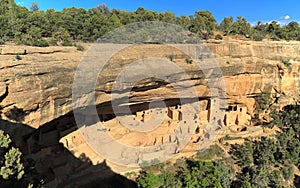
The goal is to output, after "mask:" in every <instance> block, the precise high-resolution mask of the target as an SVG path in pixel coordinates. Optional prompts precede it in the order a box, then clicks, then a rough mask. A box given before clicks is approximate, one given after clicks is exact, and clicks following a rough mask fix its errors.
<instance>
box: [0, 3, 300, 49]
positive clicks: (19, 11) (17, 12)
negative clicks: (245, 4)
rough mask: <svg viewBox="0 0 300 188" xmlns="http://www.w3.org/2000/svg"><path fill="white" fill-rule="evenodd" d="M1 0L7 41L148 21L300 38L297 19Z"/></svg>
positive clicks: (81, 36)
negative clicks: (251, 19)
mask: <svg viewBox="0 0 300 188" xmlns="http://www.w3.org/2000/svg"><path fill="white" fill-rule="evenodd" d="M0 2H1V3H0V25H1V30H0V39H1V40H2V41H4V42H5V41H9V40H13V41H14V42H15V43H17V44H26V45H34V46H48V45H49V44H51V45H57V44H61V43H62V42H66V41H67V42H69V41H78V40H79V41H84V42H90V41H95V40H96V39H97V38H99V37H101V36H102V35H104V34H105V33H107V32H109V31H111V30H113V29H115V28H117V27H120V26H122V25H126V24H130V23H133V22H145V21H162V22H168V23H172V24H177V25H180V26H181V27H183V28H185V29H187V30H189V31H190V32H193V33H195V34H197V35H198V36H199V37H201V38H202V39H209V38H211V37H212V36H213V35H214V33H215V32H219V31H221V32H223V34H224V35H244V36H247V37H249V38H252V39H254V40H262V39H263V38H266V37H268V38H271V39H274V40H279V39H284V40H300V37H299V36H300V35H299V34H300V29H299V24H298V23H297V22H290V23H289V24H287V25H285V26H280V25H279V24H278V23H277V22H276V21H273V22H272V23H262V22H258V24H257V25H256V26H251V25H250V24H249V23H248V21H247V20H246V19H245V18H243V17H241V16H239V17H237V19H236V20H234V18H233V17H228V18H224V20H223V21H222V22H221V23H220V25H218V24H217V22H216V20H215V18H214V17H213V15H212V13H211V12H209V11H205V10H199V11H196V12H195V14H194V15H186V16H180V17H176V16H175V14H174V13H172V12H168V11H164V12H161V13H158V12H155V11H149V10H146V9H144V8H138V9H137V10H136V11H133V12H127V11H122V10H117V9H112V10H110V9H109V8H108V7H107V6H106V5H105V4H101V5H98V6H97V7H95V8H91V9H89V10H86V9H82V8H74V7H72V8H65V9H63V10H62V11H55V10H53V9H49V10H46V11H43V10H39V5H38V3H37V2H33V3H32V4H31V6H30V10H28V9H27V8H26V7H22V6H19V5H17V4H16V3H15V2H14V0H0ZM219 38H221V37H219ZM46 43H49V44H48V45H47V44H46Z"/></svg>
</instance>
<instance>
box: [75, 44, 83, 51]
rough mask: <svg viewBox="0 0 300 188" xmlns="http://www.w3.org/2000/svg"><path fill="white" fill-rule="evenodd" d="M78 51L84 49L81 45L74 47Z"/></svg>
mask: <svg viewBox="0 0 300 188" xmlns="http://www.w3.org/2000/svg"><path fill="white" fill-rule="evenodd" d="M76 48H77V50H78V51H84V47H83V46H82V45H81V44H78V45H76Z"/></svg>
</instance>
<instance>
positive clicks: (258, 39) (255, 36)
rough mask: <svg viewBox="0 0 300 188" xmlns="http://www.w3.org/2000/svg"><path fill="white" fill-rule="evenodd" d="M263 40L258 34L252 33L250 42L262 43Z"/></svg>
mask: <svg viewBox="0 0 300 188" xmlns="http://www.w3.org/2000/svg"><path fill="white" fill-rule="evenodd" d="M263 39H264V36H263V35H262V34H260V33H254V34H253V35H252V40H254V41H262V40H263Z"/></svg>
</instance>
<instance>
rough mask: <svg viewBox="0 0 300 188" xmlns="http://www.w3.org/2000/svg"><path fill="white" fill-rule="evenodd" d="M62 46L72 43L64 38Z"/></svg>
mask: <svg viewBox="0 0 300 188" xmlns="http://www.w3.org/2000/svg"><path fill="white" fill-rule="evenodd" d="M61 45H62V46H73V43H72V42H71V41H69V40H64V41H62V43H61Z"/></svg>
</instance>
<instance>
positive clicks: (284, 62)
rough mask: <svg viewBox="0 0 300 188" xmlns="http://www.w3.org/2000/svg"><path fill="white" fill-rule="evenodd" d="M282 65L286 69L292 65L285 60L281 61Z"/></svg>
mask: <svg viewBox="0 0 300 188" xmlns="http://www.w3.org/2000/svg"><path fill="white" fill-rule="evenodd" d="M282 63H283V64H284V65H285V66H286V67H289V66H291V65H292V63H291V62H290V61H287V60H282Z"/></svg>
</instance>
